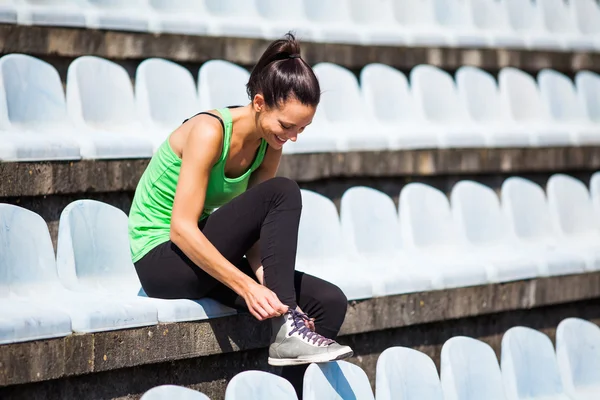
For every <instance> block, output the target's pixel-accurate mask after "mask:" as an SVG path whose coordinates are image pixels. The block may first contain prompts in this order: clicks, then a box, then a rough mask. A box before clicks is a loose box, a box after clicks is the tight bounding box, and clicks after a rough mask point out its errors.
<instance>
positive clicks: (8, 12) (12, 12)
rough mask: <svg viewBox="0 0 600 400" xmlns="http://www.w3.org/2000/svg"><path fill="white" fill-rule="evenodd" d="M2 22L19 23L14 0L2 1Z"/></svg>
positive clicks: (0, 18) (0, 19) (0, 9)
mask: <svg viewBox="0 0 600 400" xmlns="http://www.w3.org/2000/svg"><path fill="white" fill-rule="evenodd" d="M0 23H3V24H16V23H17V6H16V4H15V1H14V0H2V1H0Z"/></svg>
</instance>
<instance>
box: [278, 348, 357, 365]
mask: <svg viewBox="0 0 600 400" xmlns="http://www.w3.org/2000/svg"><path fill="white" fill-rule="evenodd" d="M353 354H354V351H352V350H350V351H345V352H342V353H340V354H335V353H333V354H322V355H318V356H314V357H310V358H271V357H269V361H268V362H269V365H272V366H274V367H285V366H289V365H303V364H312V363H317V364H318V363H326V362H330V361H336V360H342V359H344V358H348V357H351V356H352V355H353Z"/></svg>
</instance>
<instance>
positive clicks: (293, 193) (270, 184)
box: [262, 176, 302, 208]
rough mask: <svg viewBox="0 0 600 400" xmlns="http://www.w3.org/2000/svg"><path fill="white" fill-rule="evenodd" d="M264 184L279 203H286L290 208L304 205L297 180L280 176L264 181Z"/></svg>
mask: <svg viewBox="0 0 600 400" xmlns="http://www.w3.org/2000/svg"><path fill="white" fill-rule="evenodd" d="M262 185H264V189H265V190H266V191H267V192H268V193H269V194H270V195H271V196H273V199H274V200H276V203H277V204H282V203H285V204H286V207H289V208H301V207H302V195H301V193H300V187H299V186H298V184H297V183H296V181H294V180H292V179H289V178H284V177H279V176H278V177H275V178H271V179H269V180H267V181H265V182H263V183H262Z"/></svg>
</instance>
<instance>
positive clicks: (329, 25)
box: [302, 0, 364, 44]
mask: <svg viewBox="0 0 600 400" xmlns="http://www.w3.org/2000/svg"><path fill="white" fill-rule="evenodd" d="M302 4H303V5H304V14H305V15H306V18H307V19H308V20H309V21H310V22H312V23H313V24H315V25H317V26H319V28H320V29H319V30H318V40H319V41H321V42H326V43H350V44H360V43H362V42H363V37H364V29H361V27H360V26H359V25H356V24H354V21H352V18H351V17H350V9H349V5H348V0H302Z"/></svg>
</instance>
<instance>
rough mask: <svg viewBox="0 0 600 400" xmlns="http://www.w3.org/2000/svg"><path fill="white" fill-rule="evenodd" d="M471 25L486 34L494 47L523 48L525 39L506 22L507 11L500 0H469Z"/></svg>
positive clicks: (489, 43)
mask: <svg viewBox="0 0 600 400" xmlns="http://www.w3.org/2000/svg"><path fill="white" fill-rule="evenodd" d="M469 4H470V6H471V15H472V18H473V25H474V26H475V27H476V28H477V29H480V30H481V32H482V34H484V35H486V39H487V44H488V46H490V47H494V48H523V47H525V40H524V39H523V37H522V36H521V35H519V34H518V33H517V32H516V31H515V30H514V29H513V28H512V27H511V26H510V24H509V23H508V11H507V9H506V4H504V1H502V0H493V1H490V0H469Z"/></svg>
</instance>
